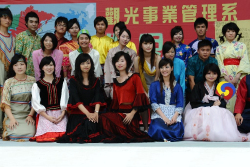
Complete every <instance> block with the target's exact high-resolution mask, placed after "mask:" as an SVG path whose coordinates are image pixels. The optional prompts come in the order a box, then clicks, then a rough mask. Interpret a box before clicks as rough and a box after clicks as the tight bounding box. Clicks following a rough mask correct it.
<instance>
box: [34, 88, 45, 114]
mask: <svg viewBox="0 0 250 167" xmlns="http://www.w3.org/2000/svg"><path fill="white" fill-rule="evenodd" d="M31 93H32V100H31V104H32V107H33V109H34V110H35V111H36V112H37V113H38V114H39V113H40V112H42V111H46V108H45V107H44V106H43V105H42V104H41V103H40V102H41V97H40V89H39V87H38V86H37V83H34V84H33V86H32V90H31Z"/></svg>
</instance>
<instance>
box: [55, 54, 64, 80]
mask: <svg viewBox="0 0 250 167" xmlns="http://www.w3.org/2000/svg"><path fill="white" fill-rule="evenodd" d="M56 51H57V52H56V53H57V54H56V55H55V56H56V60H55V63H56V69H55V71H56V77H58V78H59V77H60V76H61V70H62V61H63V52H62V51H60V50H56Z"/></svg>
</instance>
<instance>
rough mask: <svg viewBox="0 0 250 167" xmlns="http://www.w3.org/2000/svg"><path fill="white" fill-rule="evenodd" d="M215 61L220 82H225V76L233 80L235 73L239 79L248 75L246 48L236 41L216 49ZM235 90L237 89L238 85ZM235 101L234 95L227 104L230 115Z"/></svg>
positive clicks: (249, 70) (249, 72)
mask: <svg viewBox="0 0 250 167" xmlns="http://www.w3.org/2000/svg"><path fill="white" fill-rule="evenodd" d="M216 59H217V61H218V66H219V68H220V70H221V78H220V81H225V79H224V76H225V75H227V76H229V78H230V79H231V80H233V79H234V78H235V76H236V75H237V73H241V77H240V79H242V78H243V77H244V76H245V75H247V74H250V68H249V66H250V63H249V58H248V53H247V47H246V45H245V44H244V43H241V42H237V41H233V42H231V43H230V42H228V41H226V42H224V43H223V44H222V45H220V46H218V47H217V49H216ZM236 89H238V84H237V87H236ZM235 101H236V95H234V96H233V97H232V98H231V99H230V100H229V102H228V103H227V109H228V110H230V111H231V112H232V113H233V112H234V106H235Z"/></svg>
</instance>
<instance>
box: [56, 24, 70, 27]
mask: <svg viewBox="0 0 250 167" xmlns="http://www.w3.org/2000/svg"><path fill="white" fill-rule="evenodd" d="M56 26H57V27H67V26H66V24H57V25H56Z"/></svg>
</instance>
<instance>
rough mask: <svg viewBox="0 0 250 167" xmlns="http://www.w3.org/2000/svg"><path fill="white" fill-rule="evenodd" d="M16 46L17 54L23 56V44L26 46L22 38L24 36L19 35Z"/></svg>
mask: <svg viewBox="0 0 250 167" xmlns="http://www.w3.org/2000/svg"><path fill="white" fill-rule="evenodd" d="M15 43H16V46H15V52H16V53H19V54H22V53H23V44H24V38H22V34H21V33H20V34H17V36H16V42H15Z"/></svg>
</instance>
